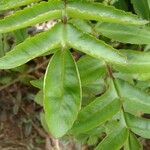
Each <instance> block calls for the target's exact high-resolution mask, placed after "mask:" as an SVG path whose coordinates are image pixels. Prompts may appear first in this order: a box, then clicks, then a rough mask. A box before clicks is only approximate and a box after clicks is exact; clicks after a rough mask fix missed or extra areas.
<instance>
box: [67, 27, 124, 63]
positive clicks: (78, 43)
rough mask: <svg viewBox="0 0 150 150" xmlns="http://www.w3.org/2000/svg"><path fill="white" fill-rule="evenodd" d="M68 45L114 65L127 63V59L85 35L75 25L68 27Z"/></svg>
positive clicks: (99, 41) (101, 42)
mask: <svg viewBox="0 0 150 150" xmlns="http://www.w3.org/2000/svg"><path fill="white" fill-rule="evenodd" d="M67 44H68V45H69V46H71V47H73V48H75V49H77V50H79V51H81V52H83V53H86V54H87V55H90V56H92V57H95V58H98V59H101V60H103V59H104V60H105V61H108V62H113V63H122V62H126V58H125V57H124V56H123V55H121V54H120V53H119V51H117V50H115V49H114V48H112V47H111V46H109V45H107V44H106V43H104V42H103V41H101V40H98V39H96V38H95V37H93V36H90V35H89V34H85V33H83V32H81V31H80V30H78V29H77V28H76V27H74V26H73V25H71V24H69V25H68V26H67Z"/></svg>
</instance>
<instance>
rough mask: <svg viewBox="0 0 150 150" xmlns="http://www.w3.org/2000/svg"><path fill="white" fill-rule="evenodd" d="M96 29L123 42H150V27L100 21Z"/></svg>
mask: <svg viewBox="0 0 150 150" xmlns="http://www.w3.org/2000/svg"><path fill="white" fill-rule="evenodd" d="M95 30H96V31H97V32H98V33H101V34H102V35H104V36H106V37H108V38H110V39H113V40H116V41H119V42H123V43H131V44H150V28H149V27H144V26H143V27H139V26H133V25H120V24H115V23H98V24H97V25H96V26H95Z"/></svg>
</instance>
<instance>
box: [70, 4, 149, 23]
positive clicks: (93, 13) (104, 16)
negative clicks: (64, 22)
mask: <svg viewBox="0 0 150 150" xmlns="http://www.w3.org/2000/svg"><path fill="white" fill-rule="evenodd" d="M67 13H68V16H69V17H73V18H79V19H87V20H97V21H104V22H114V23H122V24H139V25H142V24H146V23H147V21H145V20H142V19H139V18H138V17H137V16H136V15H133V14H131V13H127V12H125V11H122V10H118V9H116V8H114V7H112V6H105V5H103V4H101V3H96V2H95V3H92V2H91V3H90V2H77V1H72V2H69V3H68V5H67Z"/></svg>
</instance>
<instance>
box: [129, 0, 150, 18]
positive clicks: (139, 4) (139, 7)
mask: <svg viewBox="0 0 150 150" xmlns="http://www.w3.org/2000/svg"><path fill="white" fill-rule="evenodd" d="M148 1H149V0H142V1H139V0H131V2H132V4H133V7H134V10H135V12H136V13H137V14H138V15H139V16H140V17H142V18H145V19H147V20H149V19H150V8H149V6H148Z"/></svg>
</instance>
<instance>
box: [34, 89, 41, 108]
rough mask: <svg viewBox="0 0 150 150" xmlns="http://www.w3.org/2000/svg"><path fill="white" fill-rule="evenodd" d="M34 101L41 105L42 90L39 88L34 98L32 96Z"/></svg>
mask: <svg viewBox="0 0 150 150" xmlns="http://www.w3.org/2000/svg"><path fill="white" fill-rule="evenodd" d="M34 101H35V102H36V103H37V104H38V105H40V106H43V91H42V90H40V91H39V92H38V93H37V94H36V96H35V98H34Z"/></svg>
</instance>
